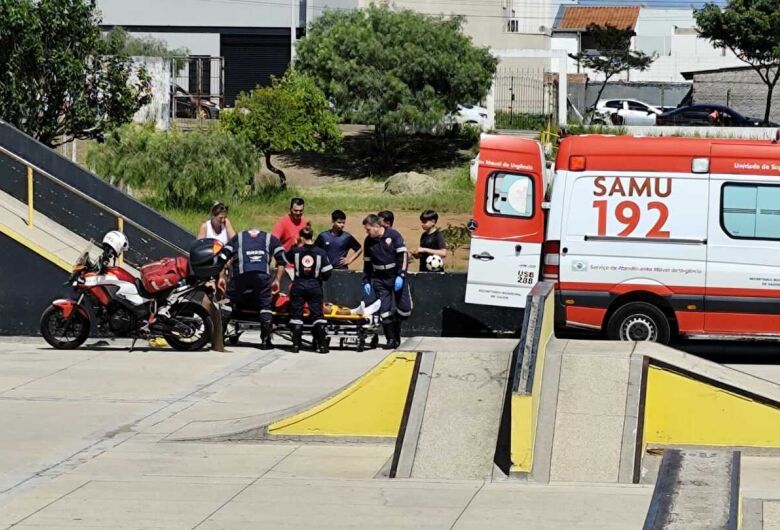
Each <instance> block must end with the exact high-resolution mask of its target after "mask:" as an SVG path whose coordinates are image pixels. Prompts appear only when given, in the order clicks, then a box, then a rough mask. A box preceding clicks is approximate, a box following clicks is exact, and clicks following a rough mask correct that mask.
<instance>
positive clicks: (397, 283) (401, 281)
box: [394, 276, 404, 293]
mask: <svg viewBox="0 0 780 530" xmlns="http://www.w3.org/2000/svg"><path fill="white" fill-rule="evenodd" d="M394 287H395V292H396V293H397V292H398V291H400V290H401V289H403V287H404V279H403V278H401V277H400V276H396V277H395V285H394Z"/></svg>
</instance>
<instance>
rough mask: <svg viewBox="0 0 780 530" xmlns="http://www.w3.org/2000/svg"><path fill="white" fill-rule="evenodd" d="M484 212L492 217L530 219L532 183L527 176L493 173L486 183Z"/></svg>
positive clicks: (531, 214)
mask: <svg viewBox="0 0 780 530" xmlns="http://www.w3.org/2000/svg"><path fill="white" fill-rule="evenodd" d="M487 187H488V188H487V194H486V195H487V204H486V205H485V210H486V211H487V213H488V214H492V215H505V216H508V217H525V218H527V217H531V216H533V213H534V212H533V209H534V200H533V199H534V182H533V180H532V179H531V177H529V176H527V175H517V174H514V173H493V174H492V175H490V177H489V178H488V181H487Z"/></svg>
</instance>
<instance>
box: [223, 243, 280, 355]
mask: <svg viewBox="0 0 780 530" xmlns="http://www.w3.org/2000/svg"><path fill="white" fill-rule="evenodd" d="M225 250H226V251H227V253H228V255H230V256H232V257H233V278H234V289H233V292H232V293H231V296H230V298H231V299H232V300H233V301H234V302H236V303H237V302H238V300H240V299H241V298H243V295H244V293H247V292H248V291H249V292H251V296H252V297H254V300H255V301H256V302H257V304H258V306H259V310H260V326H261V327H260V338H261V348H262V349H264V350H270V349H271V348H273V345H272V344H271V333H272V331H273V327H272V324H271V320H272V317H273V315H272V301H271V295H272V293H274V292H277V291H278V290H279V280H280V279H281V277H282V274H284V267H285V265H286V264H287V261H286V260H285V258H284V247H283V246H282V243H281V241H279V239H278V238H276V236H273V235H271V233H270V232H263V231H262V230H258V229H257V228H252V229H250V230H244V231H243V232H241V233H240V234H236V235H235V237H233V239H231V240H230V241H229V242H228V244H227V245H226V246H225ZM272 259H273V260H274V261H275V264H276V271H275V275H274V276H271V268H272V267H271V261H272Z"/></svg>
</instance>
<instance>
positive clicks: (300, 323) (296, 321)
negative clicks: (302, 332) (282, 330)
mask: <svg viewBox="0 0 780 530" xmlns="http://www.w3.org/2000/svg"><path fill="white" fill-rule="evenodd" d="M290 324H292V325H294V326H296V325H297V326H303V320H297V319H295V318H291V319H290Z"/></svg>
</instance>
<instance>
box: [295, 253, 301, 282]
mask: <svg viewBox="0 0 780 530" xmlns="http://www.w3.org/2000/svg"><path fill="white" fill-rule="evenodd" d="M300 275H301V255H300V254H298V253H297V252H296V253H295V276H296V277H298V276H300Z"/></svg>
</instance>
